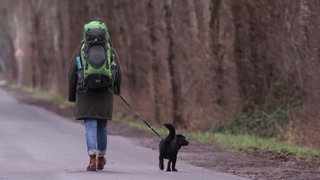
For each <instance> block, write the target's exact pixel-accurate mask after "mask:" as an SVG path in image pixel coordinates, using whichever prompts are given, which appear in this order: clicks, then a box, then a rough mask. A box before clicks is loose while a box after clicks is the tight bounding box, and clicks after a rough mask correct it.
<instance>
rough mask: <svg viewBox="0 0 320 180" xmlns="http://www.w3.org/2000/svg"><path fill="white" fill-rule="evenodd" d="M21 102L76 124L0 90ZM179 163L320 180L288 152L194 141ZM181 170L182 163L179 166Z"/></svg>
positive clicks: (116, 130)
mask: <svg viewBox="0 0 320 180" xmlns="http://www.w3.org/2000/svg"><path fill="white" fill-rule="evenodd" d="M1 88H2V89H4V90H6V91H7V92H8V93H10V94H11V95H13V96H14V97H16V98H17V99H18V100H19V101H20V102H22V103H27V104H32V105H36V106H40V107H43V108H45V109H47V110H50V111H52V112H55V113H57V114H59V115H61V116H64V117H66V118H67V119H70V120H73V109H71V108H63V107H59V106H56V105H53V104H50V103H48V102H45V101H40V100H36V99H34V98H33V97H32V95H30V94H29V93H25V92H21V91H19V90H12V89H8V88H6V87H1ZM108 133H109V134H112V135H119V136H125V137H127V138H131V139H132V140H133V141H134V142H135V143H137V144H140V145H142V146H145V147H148V148H152V149H154V150H157V149H158V143H159V138H157V137H156V136H154V135H153V134H152V133H148V132H145V131H142V130H138V129H135V128H132V127H130V126H127V125H123V124H119V123H117V122H115V121H112V122H111V123H110V124H109V128H108ZM178 157H179V159H182V160H185V161H187V162H189V163H190V164H193V165H196V166H201V167H204V168H206V169H209V170H212V171H217V172H225V173H231V174H235V175H238V176H242V177H246V178H251V179H299V180H301V179H320V159H319V158H317V159H313V160H310V161H301V160H300V161H299V160H296V159H295V158H294V157H293V156H292V155H291V154H290V153H287V152H263V151H259V150H257V149H252V150H246V151H244V152H243V153H233V152H229V151H227V150H223V149H220V148H218V147H217V146H215V145H214V144H200V143H197V142H194V141H191V142H190V144H189V146H187V147H183V148H182V149H181V150H180V152H179V154H178ZM177 168H178V169H179V161H178V164H177Z"/></svg>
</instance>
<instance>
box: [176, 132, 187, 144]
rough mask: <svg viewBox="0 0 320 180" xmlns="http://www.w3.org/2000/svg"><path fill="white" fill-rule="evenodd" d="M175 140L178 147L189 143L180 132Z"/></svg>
mask: <svg viewBox="0 0 320 180" xmlns="http://www.w3.org/2000/svg"><path fill="white" fill-rule="evenodd" d="M176 142H177V144H178V145H179V147H181V146H187V145H188V144H189V141H187V140H186V137H184V136H183V135H181V134H177V135H176Z"/></svg>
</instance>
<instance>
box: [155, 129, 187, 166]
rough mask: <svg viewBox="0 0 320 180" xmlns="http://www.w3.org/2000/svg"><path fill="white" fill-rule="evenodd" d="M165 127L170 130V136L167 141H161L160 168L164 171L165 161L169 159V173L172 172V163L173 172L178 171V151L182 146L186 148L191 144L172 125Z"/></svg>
mask: <svg viewBox="0 0 320 180" xmlns="http://www.w3.org/2000/svg"><path fill="white" fill-rule="evenodd" d="M165 126H166V127H167V128H168V129H169V135H168V136H167V137H166V138H165V139H163V140H161V142H160V144H159V151H160V155H159V168H160V169H161V170H163V169H164V165H163V159H168V160H169V161H168V166H167V171H171V167H170V166H171V163H172V171H178V170H177V169H176V167H175V166H176V162H177V154H178V151H179V149H180V148H181V146H186V145H188V144H189V142H188V141H187V140H186V138H185V137H184V136H183V135H181V134H176V130H175V128H174V127H173V126H172V125H171V124H165Z"/></svg>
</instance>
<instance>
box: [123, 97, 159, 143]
mask: <svg viewBox="0 0 320 180" xmlns="http://www.w3.org/2000/svg"><path fill="white" fill-rule="evenodd" d="M119 97H120V98H121V100H122V101H123V102H124V103H125V104H126V105H127V106H128V107H129V109H130V110H131V111H132V112H133V113H134V114H135V115H136V116H138V118H139V119H140V120H141V121H143V122H144V123H145V124H146V125H147V126H148V127H149V128H150V129H151V130H152V131H153V132H154V133H155V134H156V135H157V136H158V137H159V138H160V139H163V137H162V136H161V135H160V134H159V133H158V132H157V131H156V130H154V129H153V128H152V127H151V126H150V124H149V123H148V122H147V121H146V120H145V119H144V118H143V117H142V116H141V115H140V114H139V113H138V112H137V111H136V110H135V109H134V108H133V107H132V106H131V105H130V104H129V103H128V101H126V99H124V97H122V96H121V94H119Z"/></svg>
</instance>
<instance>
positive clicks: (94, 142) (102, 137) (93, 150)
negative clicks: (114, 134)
mask: <svg viewBox="0 0 320 180" xmlns="http://www.w3.org/2000/svg"><path fill="white" fill-rule="evenodd" d="M107 122H108V121H105V120H96V119H85V120H84V125H85V128H86V142H87V150H88V154H89V155H93V154H96V155H98V156H99V155H101V156H102V155H105V154H106V150H107Z"/></svg>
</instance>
